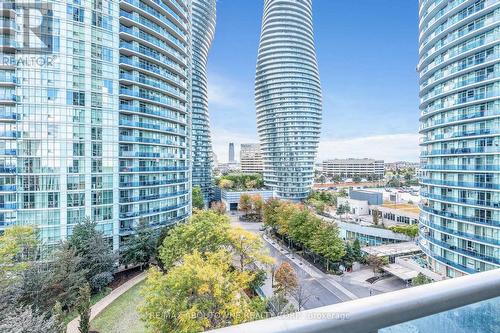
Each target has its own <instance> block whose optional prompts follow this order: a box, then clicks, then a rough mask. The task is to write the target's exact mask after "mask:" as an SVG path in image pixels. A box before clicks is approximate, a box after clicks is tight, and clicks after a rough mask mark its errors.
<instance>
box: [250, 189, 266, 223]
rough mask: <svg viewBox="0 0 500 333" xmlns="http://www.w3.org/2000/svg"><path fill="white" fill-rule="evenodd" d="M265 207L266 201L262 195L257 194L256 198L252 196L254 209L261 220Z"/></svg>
mask: <svg viewBox="0 0 500 333" xmlns="http://www.w3.org/2000/svg"><path fill="white" fill-rule="evenodd" d="M263 207H264V200H262V196H261V195H260V194H255V195H254V196H252V209H253V211H254V213H255V215H257V216H258V218H259V219H261V218H262V209H263Z"/></svg>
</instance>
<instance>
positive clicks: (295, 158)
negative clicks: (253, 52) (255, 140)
mask: <svg viewBox="0 0 500 333" xmlns="http://www.w3.org/2000/svg"><path fill="white" fill-rule="evenodd" d="M255 104H256V111H257V129H258V133H259V139H260V144H261V150H262V157H263V161H264V181H265V184H266V186H268V187H270V188H272V189H273V190H275V192H276V194H277V196H278V197H280V198H283V199H289V200H302V199H305V198H306V197H307V196H308V194H309V192H310V190H311V187H312V184H313V180H314V171H313V170H314V159H315V157H316V153H317V147H318V142H319V135H320V127H321V111H322V101H321V84H320V80H319V71H318V66H317V61H316V51H315V48H314V37H313V19H312V0H266V1H265V2H264V15H263V18H262V30H261V36H260V44H259V52H258V58H257V69H256V78H255Z"/></svg>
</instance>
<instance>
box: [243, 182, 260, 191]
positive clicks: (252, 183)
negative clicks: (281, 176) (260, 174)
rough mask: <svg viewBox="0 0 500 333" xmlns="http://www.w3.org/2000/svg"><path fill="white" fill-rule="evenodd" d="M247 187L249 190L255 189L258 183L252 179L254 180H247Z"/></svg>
mask: <svg viewBox="0 0 500 333" xmlns="http://www.w3.org/2000/svg"><path fill="white" fill-rule="evenodd" d="M245 187H246V188H247V189H249V190H251V189H254V188H256V187H257V181H256V180H254V179H252V180H247V181H246V182H245Z"/></svg>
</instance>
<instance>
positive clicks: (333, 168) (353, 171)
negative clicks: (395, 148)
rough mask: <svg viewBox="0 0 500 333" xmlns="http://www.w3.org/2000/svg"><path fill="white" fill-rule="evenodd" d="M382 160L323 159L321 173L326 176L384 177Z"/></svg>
mask: <svg viewBox="0 0 500 333" xmlns="http://www.w3.org/2000/svg"><path fill="white" fill-rule="evenodd" d="M384 171H385V169H384V161H383V160H373V159H370V158H360V159H358V158H347V159H332V160H326V161H323V174H325V175H327V176H344V177H354V176H376V177H378V178H382V177H384Z"/></svg>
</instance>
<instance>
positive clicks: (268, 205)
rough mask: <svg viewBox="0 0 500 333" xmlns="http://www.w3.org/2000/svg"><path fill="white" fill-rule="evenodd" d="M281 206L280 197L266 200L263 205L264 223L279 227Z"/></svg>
mask: <svg viewBox="0 0 500 333" xmlns="http://www.w3.org/2000/svg"><path fill="white" fill-rule="evenodd" d="M280 208H281V201H280V200H278V199H269V200H267V201H266V202H265V204H264V207H263V214H262V220H263V222H264V225H266V226H269V227H272V228H277V227H278V217H279V209H280Z"/></svg>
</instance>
